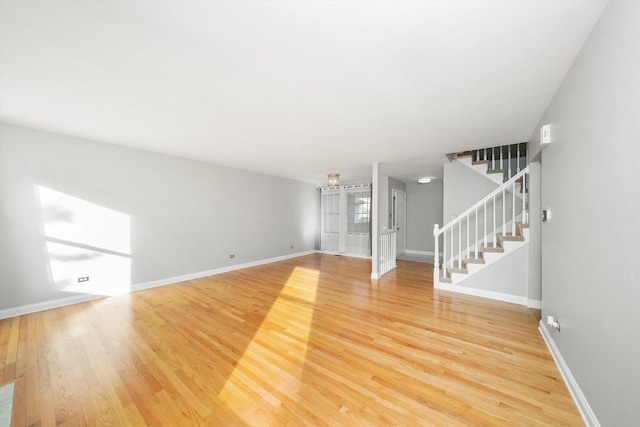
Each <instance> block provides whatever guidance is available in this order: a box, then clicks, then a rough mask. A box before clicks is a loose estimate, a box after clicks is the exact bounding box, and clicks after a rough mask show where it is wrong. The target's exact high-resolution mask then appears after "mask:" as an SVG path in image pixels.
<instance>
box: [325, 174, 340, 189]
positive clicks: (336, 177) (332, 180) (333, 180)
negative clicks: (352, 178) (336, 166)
mask: <svg viewBox="0 0 640 427" xmlns="http://www.w3.org/2000/svg"><path fill="white" fill-rule="evenodd" d="M327 178H328V179H329V187H337V186H338V185H340V174H339V173H330V174H329V175H327Z"/></svg>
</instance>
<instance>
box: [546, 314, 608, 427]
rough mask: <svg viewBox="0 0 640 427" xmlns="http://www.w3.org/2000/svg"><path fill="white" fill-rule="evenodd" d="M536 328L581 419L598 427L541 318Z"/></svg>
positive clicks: (588, 425)
mask: <svg viewBox="0 0 640 427" xmlns="http://www.w3.org/2000/svg"><path fill="white" fill-rule="evenodd" d="M538 330H539V331H540V335H542V339H544V342H545V343H546V344H547V347H548V348H549V352H550V353H551V357H553V361H554V362H556V366H557V367H558V370H559V371H560V374H561V375H562V379H563V380H564V383H565V384H566V385H567V388H568V389H569V393H571V397H572V398H573V401H574V402H575V404H576V406H577V407H578V411H580V415H582V420H583V421H584V423H585V424H586V425H587V427H600V423H599V422H598V419H597V418H596V414H594V413H593V411H592V410H591V406H589V402H587V399H586V398H585V397H584V394H582V390H580V386H579V385H578V383H577V382H576V379H575V378H574V377H573V375H572V374H571V371H570V370H569V366H567V364H566V362H565V361H564V358H563V357H562V354H560V350H558V347H556V343H555V342H554V341H553V338H552V337H551V334H550V333H549V329H547V326H546V325H545V324H544V322H543V321H542V320H540V323H539V325H538Z"/></svg>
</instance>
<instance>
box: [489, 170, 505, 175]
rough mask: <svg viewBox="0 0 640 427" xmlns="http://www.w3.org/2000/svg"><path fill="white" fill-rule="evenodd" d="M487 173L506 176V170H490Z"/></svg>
mask: <svg viewBox="0 0 640 427" xmlns="http://www.w3.org/2000/svg"><path fill="white" fill-rule="evenodd" d="M487 173H502V174H504V169H491V170H488V171H487Z"/></svg>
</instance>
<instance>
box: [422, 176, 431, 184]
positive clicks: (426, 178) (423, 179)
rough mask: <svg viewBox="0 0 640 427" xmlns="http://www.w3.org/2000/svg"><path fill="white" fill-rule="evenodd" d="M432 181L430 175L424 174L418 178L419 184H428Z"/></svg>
mask: <svg viewBox="0 0 640 427" xmlns="http://www.w3.org/2000/svg"><path fill="white" fill-rule="evenodd" d="M431 181H433V178H431V177H430V176H422V177H420V178H418V184H428V183H430V182H431Z"/></svg>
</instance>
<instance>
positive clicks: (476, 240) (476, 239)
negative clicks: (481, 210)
mask: <svg viewBox="0 0 640 427" xmlns="http://www.w3.org/2000/svg"><path fill="white" fill-rule="evenodd" d="M475 234H476V237H475V239H473V243H474V244H473V246H474V247H475V249H476V251H475V252H476V253H475V255H476V256H475V257H474V258H476V259H477V258H478V208H476V233H475Z"/></svg>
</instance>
